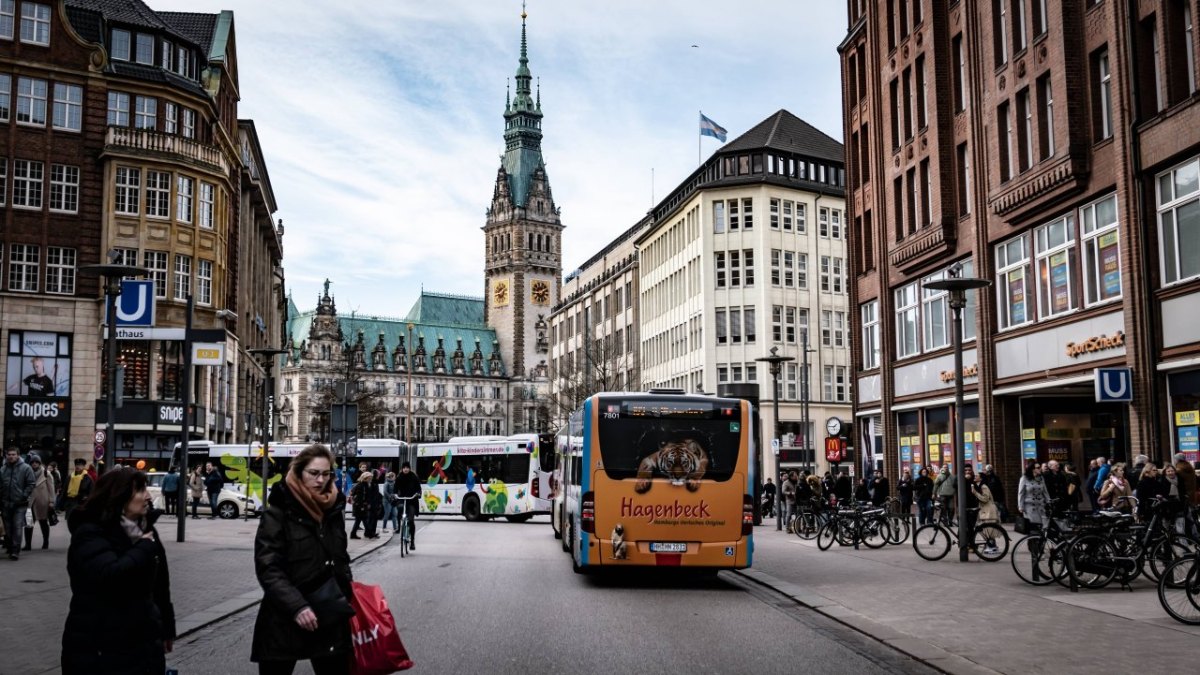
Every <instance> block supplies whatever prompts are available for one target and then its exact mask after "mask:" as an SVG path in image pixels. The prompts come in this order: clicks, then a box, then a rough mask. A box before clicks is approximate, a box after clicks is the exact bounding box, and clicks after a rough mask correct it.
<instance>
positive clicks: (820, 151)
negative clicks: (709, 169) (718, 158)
mask: <svg viewBox="0 0 1200 675" xmlns="http://www.w3.org/2000/svg"><path fill="white" fill-rule="evenodd" d="M758 148H774V149H776V150H783V151H786V152H794V153H796V154H800V155H808V156H809V157H813V158H816V159H828V160H830V161H834V162H839V163H843V162H845V161H846V153H845V149H844V148H843V146H842V144H841V143H839V142H837V141H835V140H834V139H832V138H830V137H829V135H827V134H825V133H824V132H822V131H820V130H819V129H817V128H816V127H814V126H812V125H811V124H809V123H808V122H805V121H804V120H802V119H800V118H799V117H796V116H795V115H793V114H792V113H790V112H788V111H787V110H779V111H778V112H776V113H775V114H774V115H771V116H770V117H768V118H767V119H765V120H763V121H762V122H759V123H758V124H756V125H755V126H753V127H752V128H751V129H750V130H749V131H747V132H746V133H744V134H742V135H741V136H738V137H737V138H735V139H733V140H732V141H730V142H729V143H728V144H727V145H725V146H724V147H723V148H721V149H720V150H719V151H718V152H720V153H726V152H736V151H740V150H752V149H758Z"/></svg>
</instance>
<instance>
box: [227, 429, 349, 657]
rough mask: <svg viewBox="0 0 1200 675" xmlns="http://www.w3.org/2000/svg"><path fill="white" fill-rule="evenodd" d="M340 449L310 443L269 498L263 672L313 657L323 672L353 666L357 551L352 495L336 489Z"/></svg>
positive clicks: (261, 569)
mask: <svg viewBox="0 0 1200 675" xmlns="http://www.w3.org/2000/svg"><path fill="white" fill-rule="evenodd" d="M333 464H334V458H333V453H332V452H330V451H329V448H327V447H325V446H323V445H310V446H308V447H307V448H305V449H304V450H302V451H301V452H300V454H298V455H296V457H295V458H294V459H293V460H292V463H291V467H289V469H288V471H287V474H286V477H285V478H284V480H283V482H282V483H280V484H277V485H275V487H274V488H273V489H272V490H271V495H270V497H269V498H268V499H267V510H266V511H265V512H264V513H263V516H262V520H261V521H260V522H259V524H258V534H257V535H256V536H255V538H254V567H255V571H256V573H257V574H258V582H259V584H261V585H262V588H263V595H264V597H263V601H262V603H261V604H260V605H259V608H258V620H257V621H256V622H255V624H254V640H253V642H252V646H251V650H250V660H251V661H253V662H255V663H257V664H258V672H259V673H260V675H274V674H276V673H282V674H285V675H286V674H290V673H291V672H292V670H293V669H294V668H295V667H296V662H297V661H303V660H308V661H310V662H311V664H312V669H313V672H314V673H316V675H338V674H344V673H349V672H350V665H351V662H352V661H353V658H354V657H353V652H352V647H351V643H350V615H349V613H348V611H347V610H349V602H348V600H349V598H350V596H351V592H352V591H351V588H350V582H351V574H350V554H349V553H348V552H347V551H346V546H347V544H348V541H347V539H346V514H345V511H346V499H345V497H343V496H342V493H341V492H339V491H338V490H336V489H335V488H334V484H333V483H334V477H333Z"/></svg>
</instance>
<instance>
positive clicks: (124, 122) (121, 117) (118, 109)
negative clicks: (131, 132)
mask: <svg viewBox="0 0 1200 675" xmlns="http://www.w3.org/2000/svg"><path fill="white" fill-rule="evenodd" d="M108 126H110V127H127V126H129V94H125V93H122V92H119V91H110V92H108Z"/></svg>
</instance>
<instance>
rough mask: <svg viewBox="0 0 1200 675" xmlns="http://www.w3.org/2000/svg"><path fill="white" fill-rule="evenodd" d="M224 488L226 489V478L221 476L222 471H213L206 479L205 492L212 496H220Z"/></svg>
mask: <svg viewBox="0 0 1200 675" xmlns="http://www.w3.org/2000/svg"><path fill="white" fill-rule="evenodd" d="M223 487H225V477H224V476H222V475H221V472H220V470H218V469H213V470H212V471H209V472H208V475H207V476H205V477H204V491H205V492H207V493H209V494H210V495H215V494H218V493H219V492H221V488H223Z"/></svg>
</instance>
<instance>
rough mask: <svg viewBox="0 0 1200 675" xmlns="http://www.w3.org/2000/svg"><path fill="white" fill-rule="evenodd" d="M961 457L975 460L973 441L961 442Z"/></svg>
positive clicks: (970, 460)
mask: <svg viewBox="0 0 1200 675" xmlns="http://www.w3.org/2000/svg"><path fill="white" fill-rule="evenodd" d="M963 459H964V460H966V461H968V462H974V461H975V443H973V442H968V443H963Z"/></svg>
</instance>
